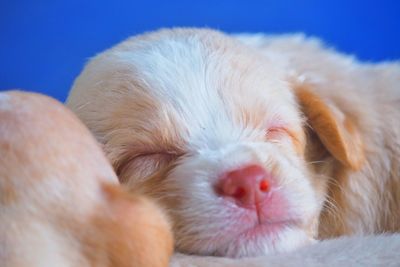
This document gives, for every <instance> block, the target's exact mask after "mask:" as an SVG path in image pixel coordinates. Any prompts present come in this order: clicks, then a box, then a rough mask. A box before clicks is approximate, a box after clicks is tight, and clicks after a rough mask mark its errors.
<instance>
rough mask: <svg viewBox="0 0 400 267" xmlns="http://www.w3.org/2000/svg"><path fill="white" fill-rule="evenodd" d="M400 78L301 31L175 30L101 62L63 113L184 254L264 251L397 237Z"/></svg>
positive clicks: (129, 44) (135, 41)
mask: <svg viewBox="0 0 400 267" xmlns="http://www.w3.org/2000/svg"><path fill="white" fill-rule="evenodd" d="M398 84H400V66H399V64H397V63H385V64H378V65H374V64H361V63H359V62H357V61H356V60H354V59H352V58H350V57H347V56H344V55H340V54H338V53H336V52H334V51H332V50H329V49H325V48H324V47H323V46H321V45H320V44H319V43H318V41H316V40H313V39H311V40H309V39H305V38H303V37H301V36H275V37H268V36H262V35H261V36H260V35H254V36H253V35H239V36H227V35H224V34H222V33H219V32H216V31H213V30H204V29H172V30H161V31H158V32H154V33H149V34H144V35H141V36H138V37H133V38H130V39H128V40H126V41H125V42H122V43H121V44H119V45H117V46H115V47H113V48H111V49H109V50H107V51H105V52H104V53H102V54H100V55H98V56H96V57H95V58H94V59H92V60H91V61H90V62H89V63H88V64H87V66H86V68H85V69H84V71H83V72H82V74H81V75H80V76H79V77H78V78H77V80H76V81H75V84H74V86H73V88H72V90H71V92H70V95H69V98H68V101H67V105H68V106H69V107H70V108H71V109H72V110H73V111H74V112H75V113H76V114H77V115H78V117H79V118H80V119H81V120H82V121H83V122H84V123H85V124H86V125H87V126H88V127H89V129H90V130H91V131H92V132H93V134H94V135H95V137H96V138H97V140H98V141H99V142H100V143H101V144H102V146H103V149H104V151H105V153H106V155H107V157H108V159H109V160H110V161H111V162H112V165H113V167H114V169H115V171H116V172H117V175H118V177H119V180H120V181H121V182H122V183H123V184H125V185H126V186H127V187H128V188H131V189H135V190H140V191H141V192H142V193H144V194H146V195H148V196H150V197H151V198H153V199H155V200H157V201H158V203H160V205H162V206H163V207H164V208H165V210H166V211H167V212H168V213H169V214H170V216H171V218H172V223H173V232H174V235H175V239H176V248H177V250H178V251H181V252H184V253H191V254H199V255H219V256H230V257H242V256H259V255H265V254H268V253H270V252H286V251H291V250H293V249H295V248H298V247H301V246H303V245H306V244H311V243H313V242H314V240H315V239H325V238H330V237H336V236H341V235H352V234H375V233H381V232H392V231H393V232H395V231H398V230H399V229H400V177H399V176H400V164H399V161H398V159H399V158H400V143H399V137H400V127H399V126H400V112H399V108H398V107H399V104H400V89H399V85H398Z"/></svg>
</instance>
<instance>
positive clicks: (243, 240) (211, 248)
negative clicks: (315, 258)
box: [178, 224, 316, 258]
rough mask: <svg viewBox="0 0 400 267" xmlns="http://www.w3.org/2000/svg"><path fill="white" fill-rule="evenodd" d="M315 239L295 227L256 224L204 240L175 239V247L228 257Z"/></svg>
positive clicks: (283, 248)
mask: <svg viewBox="0 0 400 267" xmlns="http://www.w3.org/2000/svg"><path fill="white" fill-rule="evenodd" d="M315 242H316V241H315V240H314V239H313V238H312V237H310V236H308V235H307V234H306V232H305V231H303V230H302V229H300V228H298V227H296V226H290V225H289V224H288V225H284V224H277V225H266V224H265V225H257V226H254V227H252V228H250V229H247V230H245V231H244V232H241V233H229V232H227V231H224V230H222V231H220V232H218V233H214V236H213V237H211V238H210V239H208V240H199V241H198V242H189V243H186V244H182V243H181V242H179V237H178V249H179V250H181V251H183V252H186V253H196V254H198V253H199V252H201V253H200V254H203V255H214V256H222V257H231V258H241V257H256V256H264V255H267V254H271V253H279V252H289V251H292V250H295V249H297V248H300V247H303V246H306V245H310V244H313V243H315Z"/></svg>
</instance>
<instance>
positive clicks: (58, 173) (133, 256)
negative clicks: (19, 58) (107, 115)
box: [0, 91, 173, 267]
mask: <svg viewBox="0 0 400 267" xmlns="http://www.w3.org/2000/svg"><path fill="white" fill-rule="evenodd" d="M0 150H1V157H0V262H1V266H3V267H17V266H41V267H42V266H60V267H63V266H82V267H83V266H96V267H106V266H113V267H123V266H124V267H125V266H126V267H127V266H135V267H137V266H146V267H147V266H160V267H161V266H167V265H168V261H169V256H170V254H171V253H172V249H173V246H172V235H171V233H170V231H169V225H168V223H167V221H166V218H165V216H164V214H163V213H162V212H161V211H160V210H159V209H158V208H157V207H156V206H155V205H154V204H153V203H152V202H150V201H148V200H147V199H145V198H143V197H140V196H138V195H129V194H128V193H127V192H124V190H122V189H121V188H120V186H119V185H118V180H117V177H116V175H115V174H114V172H113V170H112V167H111V166H110V164H109V163H108V161H107V160H106V158H105V156H104V155H103V153H102V152H101V149H100V147H99V146H98V144H97V143H96V141H95V140H94V138H93V137H92V136H91V134H90V133H89V131H88V130H87V129H86V128H85V127H84V126H83V125H82V123H80V122H79V120H78V119H77V118H76V117H75V116H74V115H73V113H72V112H70V111H69V110H67V109H66V108H65V107H64V106H63V105H62V104H60V103H58V102H56V101H54V100H52V99H50V98H48V97H45V96H41V95H37V94H31V93H21V92H16V91H13V92H7V93H4V92H3V93H0Z"/></svg>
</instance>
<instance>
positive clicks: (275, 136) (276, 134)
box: [266, 127, 288, 141]
mask: <svg viewBox="0 0 400 267" xmlns="http://www.w3.org/2000/svg"><path fill="white" fill-rule="evenodd" d="M287 135H288V131H287V129H286V128H285V127H271V128H268V129H267V132H266V138H267V140H269V141H278V140H280V139H281V138H282V137H285V136H287Z"/></svg>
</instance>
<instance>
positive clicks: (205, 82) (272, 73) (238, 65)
mask: <svg viewBox="0 0 400 267" xmlns="http://www.w3.org/2000/svg"><path fill="white" fill-rule="evenodd" d="M246 49H247V48H246V47H244V46H241V45H240V44H238V43H235V42H233V40H231V39H229V42H228V41H227V40H226V38H224V37H221V36H218V35H212V36H209V37H206V36H198V35H190V36H185V35H184V36H174V37H173V38H172V37H171V38H161V39H156V40H150V41H149V40H144V41H140V42H137V43H136V48H135V49H134V50H131V51H129V50H127V51H120V52H118V53H119V56H120V57H121V58H124V59H125V60H129V62H130V63H133V66H134V69H135V73H136V74H135V76H136V77H137V78H136V82H137V83H138V84H139V87H140V88H142V90H143V91H142V92H140V94H142V93H144V94H145V95H146V97H148V98H151V99H152V101H155V102H156V103H157V104H156V105H153V106H152V108H156V109H157V111H155V110H153V111H152V112H159V113H160V112H161V113H164V114H165V115H166V116H164V118H166V117H168V119H169V120H173V121H174V124H179V127H181V128H184V131H182V130H181V131H180V133H181V134H182V133H183V132H186V133H188V135H190V137H191V138H190V140H191V141H193V142H194V140H197V141H198V143H199V144H202V145H204V144H205V143H206V144H208V145H209V146H212V144H213V143H215V144H223V143H224V142H229V141H230V140H229V139H233V140H235V139H237V138H238V137H239V135H242V134H243V131H241V130H243V128H245V127H246V126H247V124H248V123H252V124H253V125H252V126H256V127H261V128H262V127H263V126H264V125H265V123H266V120H268V119H271V118H273V117H275V116H276V115H277V114H285V112H281V111H282V110H283V109H284V108H285V106H287V105H285V104H287V103H288V102H290V101H291V100H292V96H291V94H290V93H289V91H288V89H287V85H286V84H285V82H284V77H283V74H282V73H280V72H279V69H275V68H274V66H273V64H268V62H265V61H263V60H262V59H260V58H259V57H257V55H255V54H253V53H252V52H251V51H246ZM265 60H266V59H265ZM141 97H143V95H142V96H141ZM139 100H140V99H137V101H139ZM149 112H151V111H149ZM161 117H162V116H161ZM155 122H156V123H157V121H155ZM158 123H163V122H162V121H160V120H159V121H158ZM238 126H239V127H238ZM238 128H241V130H240V129H239V130H238ZM253 133H254V132H253ZM205 138H206V139H207V140H204V139H205ZM205 141H207V142H205Z"/></svg>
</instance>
